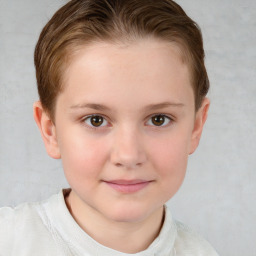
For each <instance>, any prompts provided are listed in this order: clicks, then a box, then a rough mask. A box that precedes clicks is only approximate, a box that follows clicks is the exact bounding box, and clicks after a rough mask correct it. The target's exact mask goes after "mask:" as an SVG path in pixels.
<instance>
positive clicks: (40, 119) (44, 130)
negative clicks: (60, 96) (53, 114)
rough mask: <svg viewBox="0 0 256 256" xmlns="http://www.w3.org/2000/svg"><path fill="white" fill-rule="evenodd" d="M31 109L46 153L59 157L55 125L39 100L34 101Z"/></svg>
mask: <svg viewBox="0 0 256 256" xmlns="http://www.w3.org/2000/svg"><path fill="white" fill-rule="evenodd" d="M33 110H34V119H35V121H36V123H37V126H38V128H39V130H40V133H41V136H42V138H43V141H44V145H45V148H46V151H47V153H48V155H49V156H50V157H52V158H55V159H59V158H60V150H59V146H58V142H57V137H56V127H55V125H54V123H53V122H52V121H51V119H50V117H49V115H48V114H47V113H46V111H45V110H44V109H43V107H42V104H41V102H40V101H37V102H35V103H34V105H33Z"/></svg>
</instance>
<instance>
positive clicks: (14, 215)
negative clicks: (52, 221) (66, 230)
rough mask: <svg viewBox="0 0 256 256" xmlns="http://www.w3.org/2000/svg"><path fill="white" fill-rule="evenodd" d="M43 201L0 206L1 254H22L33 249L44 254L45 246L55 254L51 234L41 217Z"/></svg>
mask: <svg viewBox="0 0 256 256" xmlns="http://www.w3.org/2000/svg"><path fill="white" fill-rule="evenodd" d="M45 202H47V201H44V202H41V203H24V204H21V205H19V206H17V207H3V208H0V248H1V252H3V253H4V254H3V255H6V256H8V255H20V256H21V255H22V256H23V255H26V252H28V251H29V252H33V251H35V250H36V251H38V252H40V253H38V255H44V254H43V253H45V250H46V248H48V249H49V248H52V251H53V252H56V255H57V250H55V242H54V240H53V238H52V234H51V232H50V231H49V229H48V228H47V226H46V225H45V223H44V221H43V219H42V217H41V211H42V210H43V207H42V205H43V204H44V203H45ZM23 253H24V254H23ZM41 253H42V254H41ZM58 255H59V254H58Z"/></svg>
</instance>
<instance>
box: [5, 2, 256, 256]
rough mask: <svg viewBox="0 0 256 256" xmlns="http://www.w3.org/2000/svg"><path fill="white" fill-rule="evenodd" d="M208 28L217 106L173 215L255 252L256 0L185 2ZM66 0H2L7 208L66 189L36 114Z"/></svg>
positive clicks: (226, 251) (229, 253)
mask: <svg viewBox="0 0 256 256" xmlns="http://www.w3.org/2000/svg"><path fill="white" fill-rule="evenodd" d="M177 2H178V3H180V4H181V6H182V7H183V8H184V9H185V11H187V13H188V14H189V15H190V16H191V17H192V18H193V19H195V20H196V21H197V22H198V23H199V24H200V26H201V28H202V31H203V35H204V40H205V50H206V55H207V58H206V64H207V68H208V72H209V77H210V81H211V86H212V87H211V91H210V93H209V97H210V99H211V103H212V104H211V109H210V113H209V119H208V121H207V124H206V127H205V130H204V133H203V137H202V141H201V144H200V147H199V149H198V150H197V152H196V153H195V154H194V155H192V156H191V157H190V160H189V167H188V172H187V177H186V180H185V182H184V184H183V186H182V188H181V190H180V191H179V192H178V193H177V195H176V196H175V197H174V198H173V199H172V200H171V201H170V202H169V203H168V204H169V206H170V207H171V208H172V212H173V215H174V216H175V217H176V218H177V219H179V220H181V221H183V222H185V223H186V224H188V225H190V226H191V227H192V228H194V229H195V230H197V231H198V232H199V233H201V234H202V235H203V236H204V237H205V238H206V239H208V240H209V241H210V243H211V244H212V245H213V246H214V247H215V248H216V249H217V251H218V252H219V253H220V254H221V255H226V256H242V255H246V256H255V255H256V249H255V243H256V204H255V199H256V188H255V184H256V170H255V169H256V168H255V167H256V157H255V154H256V129H255V126H256V85H255V82H256V71H255V69H256V49H255V46H256V1H253V0H214V1H213V0H196V1H191V0H179V1H177ZM63 3H64V1H60V0H58V1H57V0H43V1H39V0H37V1H35V0H22V1H21V0H10V1H8V0H2V1H1V0H0V189H1V194H0V206H4V205H16V204H18V203H21V202H24V201H37V200H41V199H44V198H47V197H48V196H49V195H51V194H53V193H56V192H58V191H59V189H60V188H62V187H67V183H66V181H65V178H64V176H63V173H62V169H61V163H60V161H58V160H52V159H50V158H49V157H48V156H47V154H46V153H45V150H44V146H43V143H42V141H41V138H40V134H39V131H38V130H37V127H36V124H35V123H34V120H33V117H32V103H33V102H34V101H35V100H37V92H36V82H35V75H34V67H33V50H34V46H35V43H36V40H37V38H38V36H39V33H40V30H41V29H42V27H43V25H44V24H45V23H46V21H47V20H48V19H49V18H50V17H51V15H52V14H53V13H54V12H55V11H56V10H57V8H59V7H60V5H62V4H63Z"/></svg>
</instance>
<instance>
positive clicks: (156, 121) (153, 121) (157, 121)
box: [149, 115, 171, 126]
mask: <svg viewBox="0 0 256 256" xmlns="http://www.w3.org/2000/svg"><path fill="white" fill-rule="evenodd" d="M170 121H171V118H169V117H168V116H165V115H155V116H153V117H151V118H150V120H149V124H150V125H153V126H165V125H167V124H169V122H170Z"/></svg>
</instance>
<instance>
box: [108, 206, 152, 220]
mask: <svg viewBox="0 0 256 256" xmlns="http://www.w3.org/2000/svg"><path fill="white" fill-rule="evenodd" d="M109 210H111V212H108V213H106V214H107V215H108V216H109V218H110V219H111V220H112V221H116V222H130V223H131V222H140V221H143V220H145V219H146V218H147V217H148V216H149V215H150V214H151V212H152V211H151V210H149V209H147V208H145V207H143V206H142V205H140V206H132V205H123V206H115V207H113V206H112V207H111V208H110V209H109Z"/></svg>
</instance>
